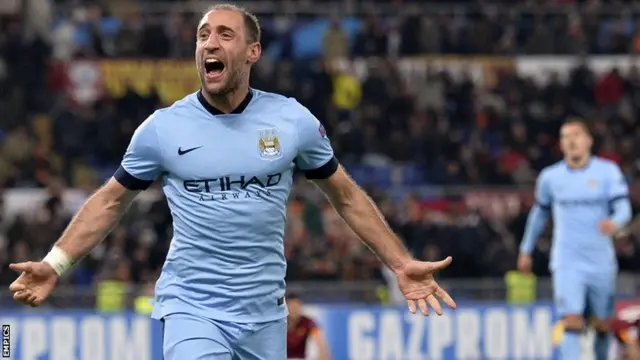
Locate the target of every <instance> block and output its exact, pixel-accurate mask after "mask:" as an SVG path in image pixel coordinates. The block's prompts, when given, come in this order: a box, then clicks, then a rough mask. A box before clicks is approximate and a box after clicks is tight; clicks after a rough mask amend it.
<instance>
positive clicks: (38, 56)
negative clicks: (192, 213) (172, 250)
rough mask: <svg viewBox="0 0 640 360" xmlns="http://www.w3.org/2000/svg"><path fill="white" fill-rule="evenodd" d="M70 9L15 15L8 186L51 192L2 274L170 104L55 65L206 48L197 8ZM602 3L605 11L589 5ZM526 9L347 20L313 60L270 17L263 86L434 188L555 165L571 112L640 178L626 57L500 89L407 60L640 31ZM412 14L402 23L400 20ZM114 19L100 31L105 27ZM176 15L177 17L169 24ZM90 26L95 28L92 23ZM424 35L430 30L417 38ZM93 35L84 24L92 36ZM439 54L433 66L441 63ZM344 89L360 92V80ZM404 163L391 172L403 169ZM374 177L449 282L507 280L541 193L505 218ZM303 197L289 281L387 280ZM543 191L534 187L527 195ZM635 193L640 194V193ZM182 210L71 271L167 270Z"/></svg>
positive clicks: (353, 158) (139, 276)
mask: <svg viewBox="0 0 640 360" xmlns="http://www.w3.org/2000/svg"><path fill="white" fill-rule="evenodd" d="M82 9H83V11H74V12H73V13H72V14H70V16H68V17H65V18H62V20H60V19H59V18H56V19H57V20H56V24H57V25H56V26H55V28H53V30H51V29H50V30H51V31H50V33H48V34H43V33H38V32H37V31H34V32H31V36H28V37H27V36H23V35H24V33H25V32H24V30H25V26H27V25H28V24H25V23H23V22H20V21H19V19H16V18H9V19H6V20H7V21H2V22H0V24H1V25H0V26H1V27H2V28H1V29H0V56H1V60H0V112H1V113H2V119H1V120H0V185H1V186H2V188H3V189H10V188H20V187H45V188H47V189H48V194H49V195H48V198H47V200H46V201H45V202H43V203H41V204H39V205H38V206H36V208H35V209H34V211H32V212H29V213H27V214H24V215H21V216H18V217H15V218H6V217H5V218H3V219H2V220H3V227H2V233H1V234H2V241H1V242H0V245H1V246H2V247H3V248H4V250H2V251H0V264H1V265H2V268H1V269H0V283H1V284H7V283H8V282H10V281H11V280H12V279H13V278H14V275H13V274H11V273H10V271H9V270H8V269H7V264H8V262H10V261H20V260H25V259H31V258H34V257H37V256H41V255H43V254H44V253H45V252H46V251H47V250H48V249H49V247H50V246H51V245H52V243H53V242H54V241H55V239H56V237H57V236H58V235H59V234H60V232H61V231H62V229H63V228H64V226H65V225H66V223H67V222H68V221H69V218H70V216H71V214H70V213H69V212H68V211H65V208H64V207H63V206H62V205H61V204H62V203H63V195H62V194H63V190H64V188H65V187H75V188H81V189H84V190H85V191H87V192H90V191H91V190H93V189H95V187H96V186H98V185H99V184H100V182H101V181H103V180H104V179H105V178H106V177H107V176H109V175H110V174H111V173H112V172H113V170H114V169H115V168H116V167H117V166H118V163H119V160H120V157H121V156H122V153H123V151H124V149H125V148H126V145H127V143H128V141H129V139H130V137H131V134H132V132H133V131H134V129H135V128H136V126H137V125H138V124H139V123H140V122H141V121H142V120H144V118H145V117H146V116H147V115H148V114H150V113H151V112H152V111H153V110H154V109H156V108H158V107H161V106H164V105H166V104H163V103H162V100H161V97H160V95H159V94H158V93H154V92H151V93H150V94H146V95H140V94H138V93H136V91H135V90H134V89H133V88H129V89H128V91H126V93H125V94H124V95H123V96H121V97H117V98H113V97H109V96H106V97H104V98H102V99H100V100H99V101H96V102H95V103H91V104H88V105H87V104H84V105H78V104H74V103H73V102H72V101H71V99H70V98H69V97H68V96H67V94H66V93H65V91H63V85H64V84H63V83H62V82H61V81H60V79H59V78H57V77H55V76H52V75H51V73H50V70H51V69H52V67H54V66H53V65H52V64H53V62H54V61H56V60H68V59H71V58H84V59H95V58H118V57H140V58H189V57H191V56H192V54H193V51H194V40H193V39H194V38H195V36H194V29H195V27H194V24H195V21H196V20H197V15H195V14H181V15H177V16H172V17H170V18H162V17H159V16H157V15H153V16H141V15H140V13H131V14H128V15H126V16H124V15H123V16H122V17H120V18H119V19H116V20H117V22H118V23H119V24H120V25H119V26H118V27H117V29H118V30H117V31H115V30H113V29H111V32H108V31H107V27H106V26H104V23H105V22H106V21H107V20H109V21H112V20H113V21H116V20H114V19H112V18H111V17H110V15H109V16H107V14H109V12H107V11H105V9H103V8H99V7H96V6H87V7H85V8H82ZM589 9H591V8H589ZM533 14H534V12H532V13H527V12H526V11H525V12H521V13H508V12H504V13H500V12H496V13H492V12H489V11H487V12H483V11H480V12H469V13H456V14H453V13H447V12H443V13H440V14H436V15H428V16H424V17H415V18H414V17H408V18H403V19H400V18H397V19H396V18H394V19H391V18H388V19H378V18H374V17H371V18H365V19H363V20H362V22H361V24H362V25H361V27H360V29H359V30H358V31H357V32H356V33H355V34H354V36H353V37H350V36H349V35H348V34H347V31H346V30H345V29H344V28H343V27H342V25H341V24H342V23H341V22H340V21H338V19H334V20H333V21H332V22H331V26H329V27H328V29H327V30H326V32H325V33H324V34H323V35H322V36H323V41H324V42H323V44H324V46H323V47H322V53H320V54H318V56H317V57H316V58H314V59H308V58H305V59H301V58H299V57H298V56H297V55H296V52H295V49H294V47H293V45H292V36H293V34H294V33H295V30H296V26H297V25H296V26H294V24H293V22H292V21H289V22H287V21H285V20H283V19H281V18H279V19H276V18H269V17H266V18H265V21H264V24H265V25H264V26H265V29H264V41H263V43H264V47H265V50H269V49H270V48H272V47H273V46H275V45H274V44H277V45H278V50H279V51H277V52H273V53H271V52H269V51H265V53H266V55H265V58H264V59H263V63H262V64H261V65H260V66H258V68H257V69H256V71H255V74H254V75H255V76H254V78H253V81H254V84H253V86H254V87H255V88H258V89H261V90H266V91H274V92H278V93H282V94H285V95H288V96H295V97H296V98H297V99H298V100H299V101H300V102H301V103H303V104H304V105H305V106H307V107H308V108H309V109H311V110H312V112H313V113H314V114H316V116H317V117H318V118H319V119H321V120H322V121H323V122H324V123H325V126H326V128H327V131H328V133H329V135H330V136H331V138H332V141H333V144H334V147H335V149H336V152H337V154H338V156H339V158H340V159H341V160H342V161H343V163H344V164H345V165H346V166H347V167H349V168H353V169H355V170H354V171H356V172H357V169H358V165H360V164H363V163H365V164H369V163H377V164H383V165H385V166H387V167H388V169H391V168H392V166H391V165H393V164H410V165H411V166H413V167H415V168H416V169H418V175H417V176H418V178H419V179H420V180H419V181H420V182H421V183H422V184H426V185H431V186H433V187H434V188H439V187H441V186H465V185H467V186H473V187H476V188H482V187H484V186H495V185H500V186H511V187H516V186H524V187H525V188H529V187H530V186H531V185H532V184H533V181H534V180H535V177H536V175H537V173H538V171H540V170H541V169H542V168H543V167H544V166H546V165H548V164H551V163H553V162H555V161H557V160H559V159H560V154H559V152H558V150H557V146H556V142H557V133H558V130H559V127H560V125H561V124H562V121H563V120H564V119H566V118H568V117H581V118H584V119H587V120H588V121H589V122H590V125H591V127H592V129H593V133H594V136H595V140H596V153H597V154H599V155H600V156H603V157H606V158H609V159H611V160H613V161H616V162H617V163H619V164H620V165H621V167H622V168H623V170H624V172H625V174H626V175H627V177H628V180H629V182H630V183H631V184H632V186H633V185H634V184H637V178H638V175H639V171H640V163H638V162H637V161H636V158H637V157H636V156H635V154H636V153H637V151H638V149H637V146H636V144H638V143H640V142H639V140H640V131H639V130H640V126H638V125H639V124H638V119H639V116H640V112H639V111H640V71H639V69H636V68H631V69H630V70H629V71H620V70H618V69H613V68H612V69H610V70H609V71H607V72H606V73H605V74H596V73H594V72H592V71H591V70H590V69H589V68H587V67H586V66H579V67H577V68H575V69H573V70H572V71H571V73H570V74H569V76H568V79H567V80H566V81H564V80H562V79H561V78H562V77H561V76H560V75H563V74H556V75H557V76H553V75H552V76H551V80H550V81H548V82H545V83H540V82H536V81H535V79H532V78H529V77H525V76H521V75H520V74H518V73H516V72H514V71H504V72H500V73H499V74H497V76H496V81H494V82H492V84H491V85H490V86H489V84H478V83H476V82H474V80H473V77H472V76H471V75H472V74H470V73H466V72H465V71H462V72H461V74H452V73H449V72H447V71H441V70H442V69H440V68H437V67H435V66H434V67H429V68H428V69H427V70H426V71H425V73H426V76H425V77H424V79H421V80H420V82H418V83H416V82H415V81H413V82H409V81H406V80H407V79H406V78H405V77H403V76H401V74H400V72H399V69H398V68H397V67H396V64H397V63H396V61H395V60H393V59H395V58H396V57H398V56H399V57H403V56H409V55H417V54H423V53H429V54H464V55H474V54H482V55H487V54H489V55H515V54H563V53H568V54H582V53H597V54H633V53H636V52H637V51H638V50H640V28H638V29H637V28H636V26H635V25H636V23H635V20H634V18H633V16H631V15H634V16H635V15H637V14H633V13H631V12H630V14H631V15H630V16H618V17H611V16H609V15H610V14H609V15H607V16H605V15H601V14H598V12H597V8H596V9H595V10H593V9H591V10H585V11H583V12H577V13H574V12H559V13H553V14H545V16H534V15H533ZM400 20H402V21H400ZM100 24H102V25H100ZM167 24H170V25H171V26H167ZM82 29H84V30H86V31H84V32H82V31H81V30H82ZM416 31H418V33H419V34H420V35H419V36H416ZM78 34H84V35H85V36H79V35H78ZM352 57H368V58H370V62H369V63H368V68H367V72H366V73H367V75H366V76H355V75H354V73H353V72H352V71H351V70H352V69H350V68H349V67H348V66H346V67H345V66H336V64H337V63H339V62H337V61H336V60H337V59H341V58H352ZM426 66H428V65H426ZM345 89H346V91H345ZM387 172H391V170H387ZM356 179H358V177H356ZM360 179H363V181H362V183H364V184H366V186H367V189H368V190H369V192H370V194H371V195H372V197H373V198H374V200H375V201H376V202H378V204H379V205H380V207H381V209H382V211H383V212H384V214H385V215H386V216H387V218H388V220H389V222H390V225H391V226H392V227H393V228H394V229H395V230H396V231H397V232H398V233H399V234H400V235H401V236H402V237H403V239H404V240H405V241H406V244H407V246H408V247H409V248H410V249H411V251H412V252H413V253H414V254H415V255H416V256H419V257H421V258H424V259H436V258H440V257H442V256H445V255H452V256H453V257H454V258H455V259H456V261H454V263H453V265H452V266H451V268H450V269H448V270H447V271H446V272H445V273H444V274H443V276H447V277H472V276H475V277H488V276H501V275H502V274H503V273H504V272H505V271H507V270H509V269H512V268H513V267H514V264H515V259H516V254H517V244H518V242H519V239H520V237H521V235H522V232H523V228H524V221H525V218H526V213H527V210H528V206H529V205H530V201H529V200H526V199H525V197H523V198H522V201H520V203H519V205H518V208H517V210H516V211H514V212H513V213H510V214H509V215H508V216H502V217H499V218H497V217H493V216H491V215H490V214H487V213H485V212H482V211H480V210H479V209H478V208H477V207H476V206H474V205H473V204H470V203H469V202H468V201H465V198H464V197H463V196H461V192H464V190H458V191H454V192H451V193H450V192H445V193H446V195H444V196H431V197H425V196H424V195H423V194H418V193H417V192H409V193H410V194H411V195H410V196H405V197H403V198H401V199H399V198H398V197H395V196H392V195H393V191H392V190H393V189H389V188H384V187H385V186H384V185H385V184H379V183H367V182H366V181H364V180H367V177H366V175H364V176H361V177H360ZM297 181H298V182H299V184H298V185H297V186H296V187H295V190H294V194H293V195H292V200H291V203H290V209H289V223H288V230H287V237H286V254H287V257H288V259H289V273H288V279H289V281H296V280H318V281H321V280H335V279H341V280H367V279H374V280H375V279H380V277H381V274H380V266H379V262H378V261H377V260H376V259H375V258H373V256H372V255H371V254H370V252H368V251H367V250H366V249H365V248H364V247H363V246H362V245H361V244H360V242H359V241H358V240H357V238H356V237H355V235H354V234H353V233H352V232H351V231H350V230H348V229H347V228H346V225H344V223H343V222H342V221H341V220H340V219H339V218H338V217H337V215H336V214H335V213H334V212H333V211H332V210H330V208H329V207H328V206H327V203H326V201H325V200H324V199H323V198H322V197H318V193H317V192H316V191H314V189H313V187H312V186H311V185H309V184H307V183H305V182H304V180H302V179H298V180H297ZM530 192H531V191H530V190H528V191H527V193H530ZM635 205H638V204H637V203H636V204H635ZM170 225H171V217H170V214H169V213H168V209H167V206H166V204H165V202H164V200H163V199H158V200H154V201H152V202H151V203H150V204H147V206H143V205H139V206H134V208H133V209H131V210H130V211H129V213H128V214H127V216H126V217H125V218H124V219H123V221H122V223H121V224H120V225H119V226H118V227H117V228H116V229H115V230H114V231H113V233H112V234H111V235H110V236H109V238H108V239H107V241H106V242H105V243H104V245H103V246H101V247H99V248H97V249H96V250H95V251H94V252H93V253H92V254H91V256H89V257H88V258H87V259H85V260H84V261H83V262H82V263H81V264H80V265H79V266H78V269H77V271H75V272H74V275H73V276H71V277H69V278H68V279H65V281H67V282H73V283H76V284H81V285H90V284H92V283H93V282H94V281H95V279H96V277H100V276H104V277H118V278H120V279H123V280H124V281H131V282H134V283H140V282H147V281H153V279H154V278H155V276H156V275H157V271H158V269H159V266H161V264H162V261H163V259H164V255H165V253H166V250H167V249H168V244H169V240H170V238H171V227H170ZM638 246H640V242H639V241H638V238H636V237H635V236H634V235H632V236H630V237H626V238H624V239H622V240H620V241H619V242H617V247H618V255H619V258H620V263H621V267H622V268H623V269H624V270H628V271H638V270H640V250H638ZM538 253H539V256H537V257H536V259H537V261H538V263H537V264H536V266H535V268H536V271H537V272H538V273H540V274H544V273H546V271H547V270H546V261H547V259H548V253H549V240H548V237H546V239H545V240H543V241H541V242H540V243H539V245H538Z"/></svg>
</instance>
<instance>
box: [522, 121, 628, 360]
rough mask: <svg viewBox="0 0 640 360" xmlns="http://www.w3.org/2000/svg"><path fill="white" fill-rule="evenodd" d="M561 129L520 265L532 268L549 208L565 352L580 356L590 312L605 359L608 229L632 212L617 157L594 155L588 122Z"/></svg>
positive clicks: (609, 299) (609, 300) (612, 269)
mask: <svg viewBox="0 0 640 360" xmlns="http://www.w3.org/2000/svg"><path fill="white" fill-rule="evenodd" d="M560 137H561V139H560V145H561V147H562V151H563V153H564V156H565V159H564V161H561V162H559V163H557V164H554V165H551V166H549V167H547V168H545V169H544V170H543V171H542V172H541V173H540V176H539V177H538V183H537V186H536V193H535V198H536V204H535V205H534V207H533V208H532V209H531V213H530V214H529V219H528V220H527V226H526V229H525V233H524V238H523V240H522V244H521V246H520V256H519V259H518V268H519V269H520V270H521V271H523V272H529V271H531V253H532V252H533V250H534V247H535V243H536V240H537V239H538V238H539V236H540V235H541V233H542V231H543V230H544V228H545V226H546V223H547V219H548V217H549V214H552V216H553V246H552V250H551V264H550V269H551V272H552V274H553V289H554V298H555V303H556V307H557V310H558V312H559V313H560V315H561V316H562V317H563V324H564V328H565V334H564V337H563V340H562V343H561V345H560V353H561V358H562V359H564V360H579V359H580V358H581V357H580V333H581V332H582V331H583V329H584V328H585V326H586V323H585V319H584V318H583V316H584V315H585V314H587V315H589V316H591V317H592V319H591V320H592V322H591V325H592V326H593V327H594V329H595V330H596V341H595V353H596V359H597V360H605V359H607V354H608V350H609V335H608V331H609V329H608V323H609V321H610V318H611V316H612V315H613V306H614V304H613V297H614V295H615V282H616V275H617V272H618V265H617V261H616V254H615V250H614V246H613V242H612V238H611V237H612V235H613V233H614V232H615V231H616V230H617V229H620V228H622V227H623V226H624V225H625V224H626V223H627V222H628V221H629V220H630V219H631V205H630V203H629V199H628V196H629V190H628V186H627V182H626V180H625V178H624V176H623V174H622V172H621V171H620V169H619V168H618V166H617V165H616V164H614V163H613V162H611V161H608V160H604V159H601V158H598V157H595V156H592V155H591V153H590V152H591V144H592V139H591V135H590V134H589V131H588V129H587V126H586V125H585V124H584V123H582V122H580V121H570V122H567V123H565V124H564V125H563V126H562V129H561V132H560Z"/></svg>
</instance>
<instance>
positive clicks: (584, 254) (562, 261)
mask: <svg viewBox="0 0 640 360" xmlns="http://www.w3.org/2000/svg"><path fill="white" fill-rule="evenodd" d="M535 198H536V205H535V206H534V207H533V209H532V210H531V213H530V214H529V219H528V221H527V227H526V229H525V234H524V238H523V241H522V244H521V247H520V250H521V251H522V252H523V253H526V254H530V253H531V252H532V251H533V249H534V246H535V242H536V240H537V238H538V237H539V236H540V234H541V232H542V231H543V229H544V226H545V224H546V221H547V215H548V214H549V212H551V214H552V220H553V244H552V249H551V263H550V267H551V269H552V270H556V269H558V268H564V267H571V268H572V269H579V270H584V271H587V272H593V271H596V272H602V271H617V260H616V254H615V249H614V246H613V242H612V240H611V238H610V237H608V236H606V235H603V234H602V233H601V232H600V231H599V228H598V226H599V224H600V222H601V221H603V220H605V219H608V218H610V219H612V220H613V222H614V223H615V224H616V225H617V227H618V228H620V227H622V226H624V225H625V224H626V223H627V222H628V221H629V220H630V219H631V204H630V202H629V188H628V185H627V182H626V180H625V178H624V175H623V174H622V172H621V171H620V168H619V167H618V166H617V165H616V164H615V163H613V162H611V161H608V160H605V159H602V158H598V157H592V158H591V159H590V160H589V162H588V164H587V165H586V166H585V167H584V168H581V169H572V168H570V167H569V166H568V165H567V163H566V162H564V161H562V162H559V163H556V164H554V165H552V166H549V167H547V168H545V169H544V170H543V171H542V172H541V173H540V175H539V177H538V182H537V186H536V193H535Z"/></svg>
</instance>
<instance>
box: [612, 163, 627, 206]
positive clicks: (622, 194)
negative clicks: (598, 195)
mask: <svg viewBox="0 0 640 360" xmlns="http://www.w3.org/2000/svg"><path fill="white" fill-rule="evenodd" d="M608 187H609V189H608V190H609V200H617V199H620V198H626V197H628V196H629V185H628V184H627V179H626V178H625V177H624V174H623V173H622V171H621V170H620V167H618V165H615V164H614V165H613V166H612V171H611V178H610V183H609V186H608Z"/></svg>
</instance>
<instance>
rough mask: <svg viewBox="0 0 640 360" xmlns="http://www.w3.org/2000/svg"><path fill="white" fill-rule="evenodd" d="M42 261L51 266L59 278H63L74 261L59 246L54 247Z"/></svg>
mask: <svg viewBox="0 0 640 360" xmlns="http://www.w3.org/2000/svg"><path fill="white" fill-rule="evenodd" d="M42 261H43V262H46V263H47V264H49V265H51V267H52V268H53V270H55V272H56V274H58V276H62V274H64V273H65V272H66V271H67V270H69V269H70V268H71V267H72V266H73V259H71V257H70V256H69V255H67V253H65V252H64V251H63V250H62V249H60V248H59V247H57V246H54V247H53V248H52V249H51V251H49V253H48V254H47V256H45V257H44V259H42Z"/></svg>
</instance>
